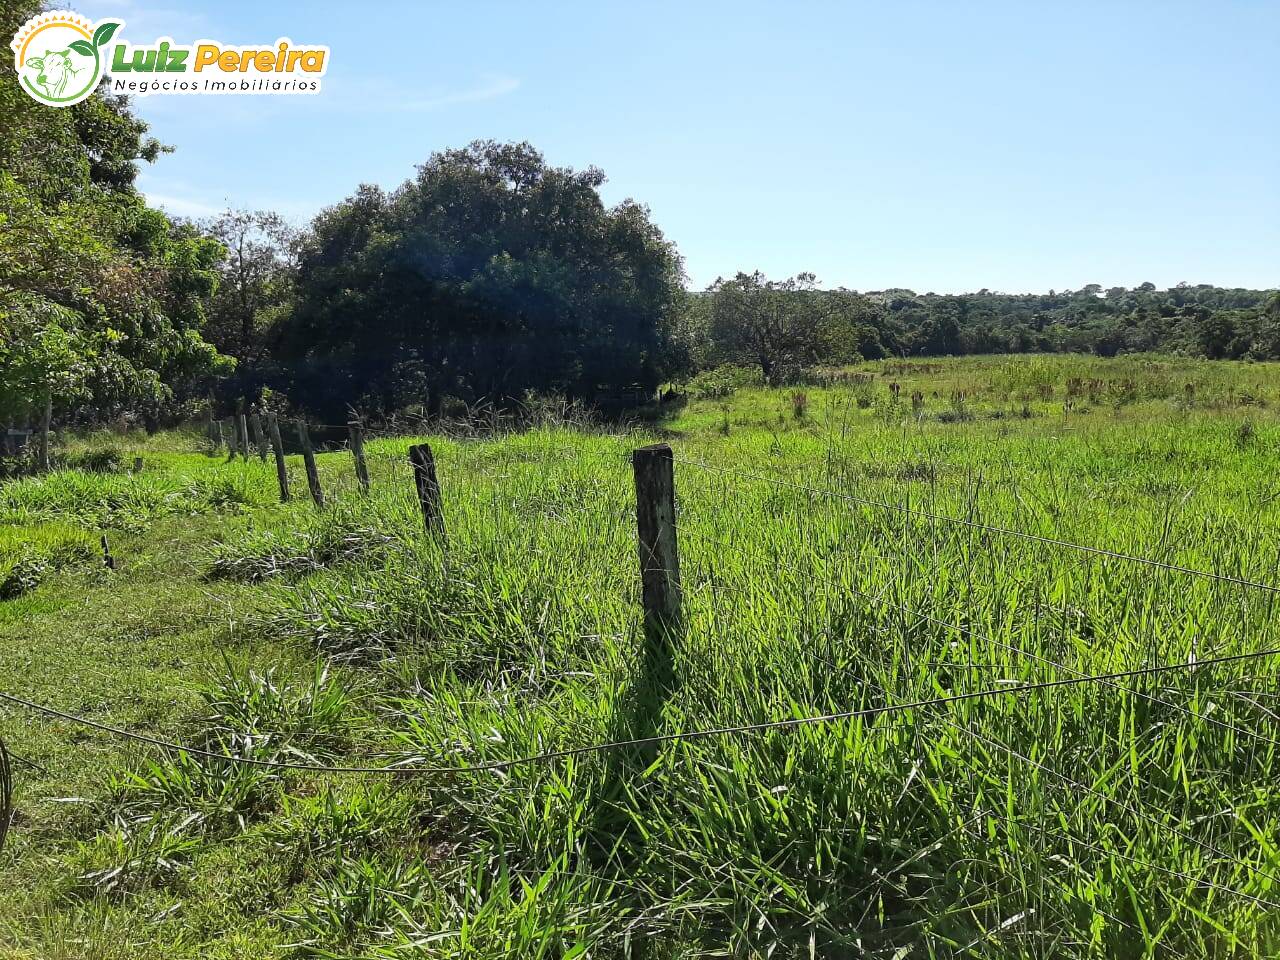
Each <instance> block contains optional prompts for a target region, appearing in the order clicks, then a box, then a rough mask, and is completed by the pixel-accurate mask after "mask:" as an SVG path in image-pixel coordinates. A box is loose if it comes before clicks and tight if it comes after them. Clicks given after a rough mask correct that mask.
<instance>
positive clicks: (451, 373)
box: [278, 141, 683, 411]
mask: <svg viewBox="0 0 1280 960" xmlns="http://www.w3.org/2000/svg"><path fill="white" fill-rule="evenodd" d="M603 183H604V174H603V173H601V172H600V171H599V170H597V169H595V168H589V169H587V170H582V171H575V170H571V169H568V168H561V167H552V166H549V165H547V163H546V162H545V160H544V159H543V157H542V155H541V154H539V153H538V151H536V150H535V149H534V148H533V147H531V146H529V145H528V144H524V143H521V144H500V143H494V142H490V141H484V142H477V143H473V144H471V145H470V146H468V147H466V148H464V149H460V150H447V151H443V152H441V153H437V154H434V155H433V156H432V157H431V158H430V159H429V160H428V161H427V162H426V163H425V164H423V165H422V166H421V167H420V168H419V170H418V175H417V177H416V178H415V179H413V180H411V181H409V182H407V183H405V184H404V185H403V186H401V187H400V188H399V189H398V190H396V191H395V192H393V193H389V194H388V193H385V192H383V191H381V190H379V189H377V188H373V187H364V188H361V189H360V190H359V191H357V193H356V194H355V195H354V196H352V197H350V198H349V199H347V200H346V201H344V202H343V203H341V204H338V205H337V206H335V207H333V208H330V209H329V210H327V211H325V212H324V213H322V214H321V215H320V216H319V217H318V218H317V219H316V221H315V223H314V224H313V226H312V229H311V231H310V232H309V234H308V235H307V236H306V237H305V238H304V240H303V242H302V245H301V250H300V256H299V262H298V275H297V291H298V295H297V301H296V304H295V305H294V309H293V311H292V313H291V315H290V316H289V317H288V319H287V320H286V322H285V323H283V324H282V325H281V329H280V336H279V341H278V342H279V346H280V350H281V359H282V361H283V362H284V363H285V364H286V365H287V366H288V367H289V368H290V370H291V372H292V396H293V397H294V399H295V400H297V401H299V402H301V403H303V404H304V405H307V406H310V407H312V408H316V409H324V410H333V411H336V410H338V409H340V408H342V407H345V406H346V405H350V404H371V405H375V406H381V407H383V408H388V409H390V408H394V407H397V406H400V405H403V404H406V403H413V402H423V401H426V402H428V403H429V405H430V406H431V407H432V408H433V409H439V404H440V399H441V397H442V396H444V395H445V394H451V395H455V396H458V397H461V398H463V399H468V400H471V399H480V398H487V399H490V400H495V401H498V402H502V401H506V400H509V399H512V398H518V397H520V396H522V395H523V394H524V393H525V392H526V391H529V390H536V391H557V392H562V393H565V394H567V395H571V396H577V397H584V398H594V397H598V396H599V395H600V394H602V393H606V392H609V391H613V390H619V389H624V388H633V387H635V388H639V389H642V390H648V391H652V390H653V389H654V388H655V387H656V386H657V385H658V384H659V383H661V382H662V381H663V379H664V378H666V377H667V376H668V375H669V374H670V373H671V372H672V371H673V370H674V369H675V364H676V363H677V362H678V359H679V358H678V351H677V349H676V346H675V344H676V339H675V325H676V314H677V311H678V308H679V305H680V303H681V300H682V297H683V291H682V287H681V276H682V275H681V268H680V261H679V258H678V256H677V254H676V252H675V249H674V247H673V246H672V244H670V243H669V242H668V241H667V240H665V238H664V237H663V236H662V234H661V232H660V231H659V230H658V228H657V227H656V226H654V224H653V223H652V221H651V220H650V219H649V216H648V212H647V210H646V209H645V208H644V207H642V206H640V205H639V204H636V203H634V202H631V201H626V202H623V203H621V204H618V205H617V206H614V207H612V208H610V207H606V206H605V204H604V202H603V201H602V200H601V198H600V193H599V190H600V187H601V185H602V184H603Z"/></svg>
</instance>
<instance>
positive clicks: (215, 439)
mask: <svg viewBox="0 0 1280 960" xmlns="http://www.w3.org/2000/svg"><path fill="white" fill-rule="evenodd" d="M204 435H205V436H206V437H208V438H209V446H211V447H212V448H213V452H214V453H215V454H216V453H217V452H218V448H219V447H221V446H222V428H221V427H220V426H218V422H217V421H216V420H214V419H213V404H212V403H210V405H209V413H208V420H207V422H206V423H205V426H204Z"/></svg>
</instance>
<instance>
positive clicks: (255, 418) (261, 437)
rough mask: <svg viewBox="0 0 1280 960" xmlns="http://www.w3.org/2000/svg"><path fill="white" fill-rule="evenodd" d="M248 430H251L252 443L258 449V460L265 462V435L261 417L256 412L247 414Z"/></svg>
mask: <svg viewBox="0 0 1280 960" xmlns="http://www.w3.org/2000/svg"><path fill="white" fill-rule="evenodd" d="M249 428H250V429H251V430H253V442H254V444H255V445H256V446H257V448H258V459H259V460H261V461H262V462H263V463H266V462H267V435H266V433H265V432H264V431H263V429H262V417H260V416H259V415H258V411H256V410H255V411H254V412H253V413H251V414H249Z"/></svg>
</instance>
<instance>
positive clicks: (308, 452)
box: [298, 419, 324, 507]
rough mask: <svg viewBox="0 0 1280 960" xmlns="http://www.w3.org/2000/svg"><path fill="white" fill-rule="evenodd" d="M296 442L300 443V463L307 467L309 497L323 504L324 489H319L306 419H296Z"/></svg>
mask: <svg viewBox="0 0 1280 960" xmlns="http://www.w3.org/2000/svg"><path fill="white" fill-rule="evenodd" d="M298 442H299V443H301V444H302V463H303V465H304V466H305V467H306V468H307V489H308V490H310V491H311V499H312V500H314V501H315V502H316V506H317V507H323V506H324V491H323V490H321V489H320V471H319V470H317V469H316V455H315V451H313V450H312V449H311V431H310V430H308V429H307V421H306V420H305V419H301V420H299V421H298Z"/></svg>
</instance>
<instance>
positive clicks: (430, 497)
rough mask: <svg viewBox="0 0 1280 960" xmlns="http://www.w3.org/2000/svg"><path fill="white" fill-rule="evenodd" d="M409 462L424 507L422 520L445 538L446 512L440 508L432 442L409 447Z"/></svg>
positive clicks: (430, 528) (438, 484) (421, 505)
mask: <svg viewBox="0 0 1280 960" xmlns="http://www.w3.org/2000/svg"><path fill="white" fill-rule="evenodd" d="M409 463H411V464H412V465H413V482H414V486H415V487H417V490H418V505H419V506H420V507H422V522H423V524H424V525H425V526H426V528H427V530H428V531H429V532H431V533H434V534H436V535H437V536H438V537H440V539H441V540H443V539H444V514H443V513H442V512H441V510H440V483H439V481H438V480H437V479H436V458H435V457H434V456H433V455H432V453H431V446H430V444H426V443H419V444H417V445H415V446H412V447H410V448H409Z"/></svg>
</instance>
